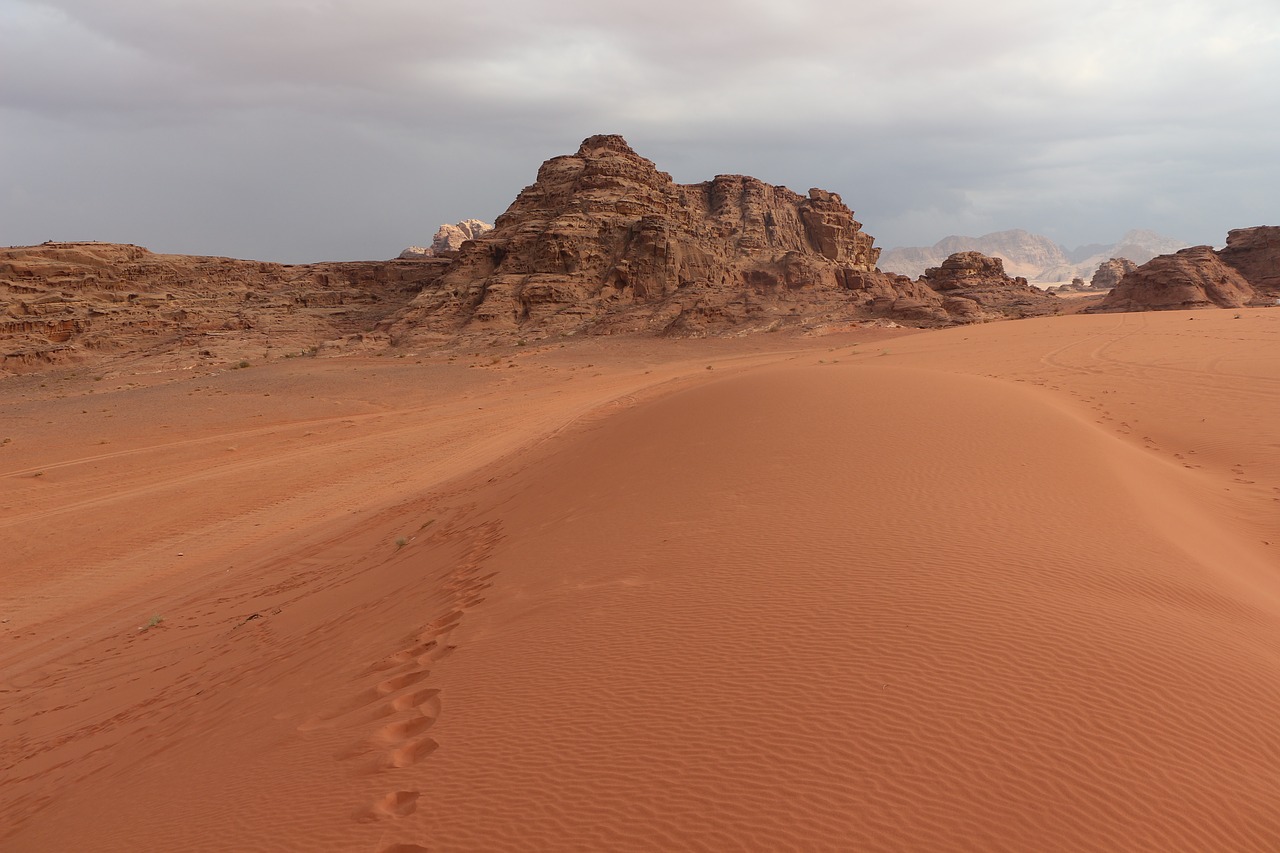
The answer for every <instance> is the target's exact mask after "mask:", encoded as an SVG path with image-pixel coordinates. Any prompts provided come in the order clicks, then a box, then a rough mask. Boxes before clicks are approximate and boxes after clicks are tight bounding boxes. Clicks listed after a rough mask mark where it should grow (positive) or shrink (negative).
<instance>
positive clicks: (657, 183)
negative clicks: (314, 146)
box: [390, 136, 1000, 342]
mask: <svg viewBox="0 0 1280 853" xmlns="http://www.w3.org/2000/svg"><path fill="white" fill-rule="evenodd" d="M495 226H496V227H495V228H494V230H493V231H492V232H490V233H487V234H484V235H481V236H480V237H478V238H476V239H474V240H471V241H469V242H468V243H466V244H464V245H463V247H462V248H461V250H460V251H459V253H458V256H457V258H456V259H455V261H454V263H453V265H452V266H451V267H450V268H449V270H448V272H447V273H445V275H444V276H442V277H441V279H440V281H439V282H438V283H437V284H436V285H434V286H432V287H429V288H427V289H425V290H424V291H423V292H422V294H421V295H420V296H419V297H418V298H417V299H415V300H414V302H413V304H412V305H411V306H410V307H409V308H408V309H407V310H406V311H405V312H403V314H402V315H401V316H400V317H398V318H397V319H396V321H395V322H394V323H393V324H391V325H390V331H391V333H392V336H393V339H395V340H397V341H402V342H404V341H410V340H414V339H417V338H420V337H422V336H424V335H427V336H430V335H436V336H440V335H449V334H457V333H481V332H489V333H508V332H514V331H518V332H520V333H528V332H531V331H537V332H538V333H542V334H551V333H559V334H577V333H590V334H610V333H617V332H646V333H657V334H671V335H702V334H713V333H723V332H730V331H736V330H742V329H761V328H777V327H779V326H782V325H795V324H804V323H816V322H830V321H832V320H844V321H849V320H856V319H860V318H872V317H888V318H893V319H898V320H904V321H907V322H911V323H913V324H917V325H945V324H948V323H952V322H968V321H970V320H972V319H974V318H975V317H977V316H981V317H983V318H987V317H991V316H995V314H997V313H998V312H999V310H1000V309H999V308H997V307H994V306H993V307H991V308H990V309H984V310H982V311H978V312H975V311H973V310H971V309H970V308H969V306H968V305H967V304H966V305H963V306H962V307H963V310H961V311H960V312H959V313H948V311H947V310H946V308H945V306H944V299H943V297H942V296H940V295H939V294H938V293H936V292H935V291H933V290H932V289H930V287H929V286H928V285H927V284H926V283H923V282H913V281H911V280H910V279H908V278H905V277H903V276H895V275H889V274H885V273H882V272H880V271H879V270H877V268H876V262H877V259H878V256H879V249H877V248H875V246H874V243H873V240H872V238H871V237H870V236H868V235H867V234H865V233H863V231H862V226H861V224H860V223H858V222H857V221H856V220H855V219H854V218H853V212H852V211H851V210H850V209H849V208H848V207H846V206H845V204H844V202H843V200H842V199H841V198H840V196H839V195H837V194H835V193H831V192H826V191H824V190H819V189H811V190H809V192H808V194H807V195H800V194H798V193H795V192H792V191H791V190H789V189H787V188H786V187H780V186H772V185H769V184H766V183H764V182H762V181H759V180H757V179H755V178H751V177H745V176H742V175H719V176H717V177H716V178H714V179H713V180H710V181H706V182H703V183H700V184H689V185H680V184H676V183H674V182H673V181H672V179H671V176H670V175H668V174H667V173H665V172H661V171H659V170H658V169H657V167H656V166H655V165H654V164H653V163H652V162H650V161H649V160H647V159H645V158H643V157H641V156H639V155H638V154H636V153H635V152H634V151H632V150H631V148H630V146H628V145H627V143H626V141H625V140H623V139H622V137H620V136H593V137H591V138H589V139H587V140H585V141H584V142H583V143H582V145H581V147H580V148H579V149H578V151H577V152H576V153H575V154H572V155H568V156H562V157H555V158H553V159H551V160H548V161H547V162H545V163H544V164H543V165H542V167H541V168H540V169H539V170H538V176H537V180H536V181H535V182H534V183H533V184H532V185H530V186H528V187H526V188H525V189H524V190H523V191H522V192H521V193H520V194H519V196H518V197H517V198H516V200H515V201H514V202H513V203H512V204H511V206H510V207H509V208H508V209H507V211H506V212H505V213H503V214H502V216H500V217H498V220H497V222H496V223H495ZM956 305H957V307H961V303H956Z"/></svg>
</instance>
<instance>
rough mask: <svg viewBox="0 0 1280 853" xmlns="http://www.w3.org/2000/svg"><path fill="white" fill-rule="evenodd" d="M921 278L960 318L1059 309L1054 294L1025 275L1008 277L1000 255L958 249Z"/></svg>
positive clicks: (1043, 313)
mask: <svg viewBox="0 0 1280 853" xmlns="http://www.w3.org/2000/svg"><path fill="white" fill-rule="evenodd" d="M920 281H921V282H922V283H924V284H926V285H928V286H929V288H930V289H932V290H934V291H936V292H938V293H940V294H941V295H942V297H943V305H942V307H943V309H944V310H946V312H947V313H948V314H950V315H952V316H954V317H957V318H960V319H963V320H968V321H982V320H995V319H1002V318H1004V317H1043V316H1047V315H1050V314H1057V313H1059V312H1060V311H1061V310H1062V306H1061V303H1060V302H1059V300H1058V298H1057V297H1055V296H1053V295H1052V294H1049V293H1046V292H1044V291H1043V290H1041V289H1040V288H1038V287H1032V286H1031V285H1030V284H1028V283H1027V280H1026V279H1025V278H1022V277H1018V278H1010V277H1009V276H1008V275H1006V274H1005V271H1004V262H1003V261H1002V260H1001V259H1000V258H989V257H987V256H986V255H984V254H982V253H981V252H957V253H955V254H953V255H951V256H950V257H949V258H947V259H946V260H945V261H943V262H942V265H941V266H937V267H933V268H931V269H928V270H925V273H924V276H922V277H921V279H920Z"/></svg>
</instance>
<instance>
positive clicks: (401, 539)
mask: <svg viewBox="0 0 1280 853" xmlns="http://www.w3.org/2000/svg"><path fill="white" fill-rule="evenodd" d="M408 544H409V540H408V539H405V538H404V537H403V536H401V537H399V538H398V539H396V550H397V551H399V550H400V549H401V548H403V547H404V546H405V545H408Z"/></svg>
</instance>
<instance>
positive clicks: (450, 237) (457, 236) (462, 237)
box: [399, 219, 493, 261]
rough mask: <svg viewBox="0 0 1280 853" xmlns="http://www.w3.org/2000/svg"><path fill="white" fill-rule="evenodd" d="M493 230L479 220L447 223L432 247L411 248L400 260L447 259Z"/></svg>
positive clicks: (440, 230) (401, 254)
mask: <svg viewBox="0 0 1280 853" xmlns="http://www.w3.org/2000/svg"><path fill="white" fill-rule="evenodd" d="M492 230H493V226H492V225H490V224H489V223H488V222H482V221H480V220H479V219H464V220H462V221H461V222H459V223H457V224H456V225H450V224H448V223H445V224H444V225H441V226H440V228H439V229H438V230H437V231H436V236H435V237H434V238H432V240H431V245H430V246H410V247H409V248H407V249H405V250H404V251H403V252H401V253H400V257H399V260H404V261H413V260H420V259H422V258H447V257H452V256H453V254H454V253H455V252H457V251H458V250H459V249H461V248H462V244H463V243H465V242H467V241H468V240H474V239H475V238H477V237H479V236H480V235H481V234H485V233H488V232H489V231H492Z"/></svg>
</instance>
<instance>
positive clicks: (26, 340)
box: [0, 243, 448, 372]
mask: <svg viewBox="0 0 1280 853" xmlns="http://www.w3.org/2000/svg"><path fill="white" fill-rule="evenodd" d="M447 264H448V262H447V261H443V260H435V261H429V262H397V261H387V262H374V261H369V262H352V263H321V264H305V265H284V264H274V263H261V262H258V261H241V260H234V259H231V258H209V257H194V256H188V255H157V254H154V253H152V252H149V251H147V250H146V249H144V248H141V247H139V246H130V245H120V244H113V243H48V244H45V245H41V246H27V247H18V248H11V249H0V371H5V372H18V371H24V370H31V369H38V368H40V367H43V366H47V365H50V364H58V363H63V362H68V361H74V362H91V361H96V360H101V359H104V358H108V357H111V356H116V355H121V354H126V353H137V354H145V353H150V354H154V353H161V352H173V353H176V354H178V355H180V356H181V355H183V354H185V355H186V356H189V357H190V358H192V359H201V358H206V359H211V360H213V361H215V362H216V361H217V360H219V359H222V360H239V359H241V358H245V357H249V356H250V355H251V356H252V357H253V358H254V359H260V358H261V357H263V354H265V353H269V352H270V351H272V350H274V351H276V352H277V353H279V354H281V355H283V354H284V353H285V352H286V351H293V352H295V353H296V352H297V351H300V350H305V349H309V348H311V347H314V346H317V345H319V344H320V343H322V342H324V341H329V340H332V339H335V338H341V337H343V336H346V335H354V334H360V333H363V332H367V331H368V330H371V329H372V328H373V327H374V326H375V325H377V323H378V322H379V321H381V320H383V319H384V318H386V317H387V316H389V315H391V314H392V313H394V312H395V311H397V310H399V309H400V308H402V307H404V305H405V304H406V303H408V302H409V300H410V299H412V298H413V297H414V296H415V295H416V294H417V293H418V291H419V290H420V289H421V287H422V286H423V285H424V284H425V283H427V282H429V281H431V280H433V279H435V278H436V277H438V276H439V275H440V274H441V272H443V270H444V268H445V266H447Z"/></svg>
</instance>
